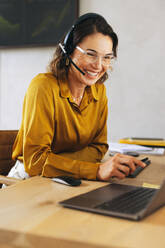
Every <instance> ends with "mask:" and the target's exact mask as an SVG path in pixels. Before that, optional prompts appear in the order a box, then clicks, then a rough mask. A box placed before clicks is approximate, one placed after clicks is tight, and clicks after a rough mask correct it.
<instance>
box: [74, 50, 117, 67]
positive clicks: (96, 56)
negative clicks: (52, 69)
mask: <svg viewBox="0 0 165 248" xmlns="http://www.w3.org/2000/svg"><path fill="white" fill-rule="evenodd" d="M76 48H77V49H78V50H79V51H80V52H81V53H83V54H86V55H89V53H90V52H92V53H95V59H94V60H95V61H97V60H98V58H101V63H102V65H103V66H106V67H109V66H111V61H112V60H114V59H115V56H114V55H113V53H108V54H105V55H104V56H100V55H99V53H98V52H97V51H95V50H92V49H91V50H90V49H89V51H88V52H87V51H85V50H84V49H82V48H81V47H79V46H76ZM106 56H112V57H111V58H109V59H110V62H109V63H108V64H107V63H105V62H106V61H105V60H104V59H106V58H105V57H106ZM91 58H92V57H91Z"/></svg>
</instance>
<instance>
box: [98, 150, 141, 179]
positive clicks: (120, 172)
mask: <svg viewBox="0 0 165 248" xmlns="http://www.w3.org/2000/svg"><path fill="white" fill-rule="evenodd" d="M136 166H141V167H143V168H144V167H145V166H146V164H145V163H143V162H142V161H141V160H139V159H136V158H135V157H132V156H128V155H124V154H120V153H117V154H115V155H114V156H113V157H112V158H109V159H108V160H107V161H106V162H104V163H102V164H101V165H100V167H99V169H98V173H97V178H98V179H99V180H101V181H109V179H110V178H112V177H117V178H119V179H123V178H125V177H126V176H128V175H129V174H132V173H133V172H134V171H135V169H136Z"/></svg>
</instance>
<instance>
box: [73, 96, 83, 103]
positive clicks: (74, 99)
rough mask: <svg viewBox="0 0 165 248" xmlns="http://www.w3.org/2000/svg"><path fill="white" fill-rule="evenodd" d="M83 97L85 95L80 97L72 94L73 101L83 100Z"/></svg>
mask: <svg viewBox="0 0 165 248" xmlns="http://www.w3.org/2000/svg"><path fill="white" fill-rule="evenodd" d="M82 97H83V96H79V97H74V96H72V98H73V101H75V102H77V101H81V100H82Z"/></svg>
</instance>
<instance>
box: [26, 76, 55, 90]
mask: <svg viewBox="0 0 165 248" xmlns="http://www.w3.org/2000/svg"><path fill="white" fill-rule="evenodd" d="M57 85H58V83H57V79H56V78H55V77H54V76H53V74H51V73H40V74H38V75H37V76H35V77H34V78H33V79H32V81H31V83H30V85H29V89H33V90H34V89H41V90H42V89H47V90H48V89H51V88H52V87H57Z"/></svg>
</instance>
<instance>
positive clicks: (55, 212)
mask: <svg viewBox="0 0 165 248" xmlns="http://www.w3.org/2000/svg"><path fill="white" fill-rule="evenodd" d="M152 161H153V163H152V166H151V167H150V170H151V169H152V170H153V171H154V170H155V169H156V168H157V167H161V168H162V171H161V175H160V182H161V180H162V178H163V177H165V157H162V156H161V157H153V158H152ZM148 172H149V167H148V168H147V169H146V171H145V170H144V171H143V173H142V174H141V175H139V179H140V178H143V180H144V179H145V181H146V182H148V183H157V182H158V178H157V179H156V180H155V179H154V175H153V177H152V178H149V177H148V174H149V173H148ZM162 174H163V175H162ZM151 179H152V180H151ZM126 180H128V179H126ZM126 180H125V182H124V181H123V183H126ZM131 180H132V184H133V182H134V181H133V180H134V179H131ZM128 182H129V183H131V182H130V180H128ZM139 182H141V179H140V180H139ZM136 183H137V181H136ZM104 185H106V183H102V182H92V181H83V182H82V185H81V186H80V187H68V186H64V185H61V184H58V183H55V182H53V181H51V180H50V179H48V178H42V177H33V178H30V179H27V180H25V181H21V182H19V183H17V184H15V185H12V186H9V187H7V188H5V189H2V190H0V247H1V248H11V247H17V248H18V247H19V248H20V247H23V248H32V247H33V248H46V247H47V248H55V247H59V248H70V247H71V248H84V247H85V248H94V247H95V248H104V247H110V248H112V247H113V248H119V247H124V248H126V247H127V248H135V247H136V248H139V247H142V248H155V247H159V248H164V247H165V207H163V208H161V209H160V210H158V211H157V212H155V213H154V214H152V215H150V216H149V217H147V218H145V219H144V220H142V221H140V222H134V221H128V220H124V219H119V218H113V217H106V216H102V215H97V214H93V213H88V212H81V211H78V210H72V209H67V208H63V207H61V206H60V205H59V204H58V202H59V201H61V200H64V199H67V198H69V197H72V196H76V195H78V194H80V193H84V192H87V191H90V190H92V189H95V188H98V187H101V186H104Z"/></svg>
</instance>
